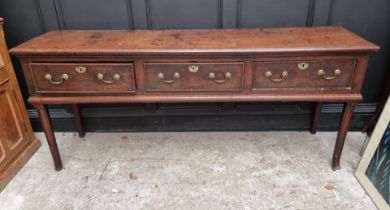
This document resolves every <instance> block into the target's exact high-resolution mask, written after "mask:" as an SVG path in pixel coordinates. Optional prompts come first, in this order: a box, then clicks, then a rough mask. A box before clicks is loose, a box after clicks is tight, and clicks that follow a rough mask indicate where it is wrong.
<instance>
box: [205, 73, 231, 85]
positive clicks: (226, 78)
mask: <svg viewBox="0 0 390 210" xmlns="http://www.w3.org/2000/svg"><path fill="white" fill-rule="evenodd" d="M215 77H216V75H215V73H214V72H210V73H209V79H212V80H214V82H216V83H224V82H226V80H228V79H231V78H232V74H231V73H230V72H226V73H225V78H224V79H215Z"/></svg>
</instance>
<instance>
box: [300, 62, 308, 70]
mask: <svg viewBox="0 0 390 210" xmlns="http://www.w3.org/2000/svg"><path fill="white" fill-rule="evenodd" d="M297 66H298V68H299V69H300V70H305V69H307V68H309V63H305V62H302V63H298V65H297Z"/></svg>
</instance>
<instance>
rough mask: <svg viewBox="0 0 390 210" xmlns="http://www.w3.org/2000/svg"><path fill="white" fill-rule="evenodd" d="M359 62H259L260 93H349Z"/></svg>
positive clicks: (255, 79) (256, 80)
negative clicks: (270, 91) (294, 91)
mask: <svg viewBox="0 0 390 210" xmlns="http://www.w3.org/2000/svg"><path fill="white" fill-rule="evenodd" d="M355 63H356V61H355V60H326V61H308V62H306V61H305V62H299V61H281V62H256V63H255V64H254V76H253V88H254V90H256V89H259V90H261V89H280V88H286V89H290V88H291V89H349V88H350V87H351V82H352V77H353V72H354V69H355Z"/></svg>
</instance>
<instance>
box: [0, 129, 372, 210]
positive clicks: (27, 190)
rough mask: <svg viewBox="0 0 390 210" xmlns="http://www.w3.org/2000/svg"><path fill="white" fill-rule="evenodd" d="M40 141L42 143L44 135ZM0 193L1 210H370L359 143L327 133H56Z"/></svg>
mask: <svg viewBox="0 0 390 210" xmlns="http://www.w3.org/2000/svg"><path fill="white" fill-rule="evenodd" d="M37 135H38V137H39V138H40V139H42V140H44V137H43V135H42V133H37ZM56 135H57V138H58V143H59V148H60V153H61V155H62V158H63V162H64V166H65V169H64V170H62V171H61V172H56V171H54V169H53V164H52V160H51V157H50V154H49V150H48V147H47V144H46V142H44V143H43V146H42V148H41V149H40V150H39V151H38V152H37V154H36V155H35V156H34V157H33V158H32V159H31V160H30V161H29V162H28V164H27V165H26V166H25V167H24V168H23V169H22V170H21V171H20V173H19V174H18V175H17V176H16V177H15V178H14V179H13V180H12V181H11V183H10V184H9V185H8V186H7V187H6V188H5V190H4V191H3V192H2V193H1V194H0V209H6V210H12V209H36V210H45V209H50V210H54V209H88V210H89V209H132V210H133V209H234V210H236V209H315V210H320V209H332V210H333V209H340V210H344V209H354V210H359V209H362V210H363V209H364V210H369V209H376V208H375V206H374V205H373V203H372V202H371V200H370V199H369V197H368V196H367V195H366V194H365V192H364V190H363V189H362V188H361V186H360V185H359V183H358V182H357V180H356V179H355V177H354V176H353V171H354V170H355V168H356V166H357V164H358V161H359V159H360V156H359V154H358V153H359V150H360V147H361V145H362V142H363V140H364V138H365V136H364V135H362V134H360V133H349V134H348V137H347V141H346V145H345V149H344V153H343V156H342V170H340V171H337V172H333V171H332V170H331V169H330V158H331V154H332V150H333V145H334V140H335V138H336V133H335V132H320V133H318V134H317V135H311V134H309V133H308V132H183V133H87V135H86V137H85V138H82V139H79V138H78V137H77V135H76V134H74V133H56Z"/></svg>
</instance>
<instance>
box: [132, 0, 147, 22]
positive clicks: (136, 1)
mask: <svg viewBox="0 0 390 210" xmlns="http://www.w3.org/2000/svg"><path fill="white" fill-rule="evenodd" d="M130 4H131V9H132V12H133V15H132V16H133V23H134V29H147V28H148V20H147V14H146V2H145V0H130Z"/></svg>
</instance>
